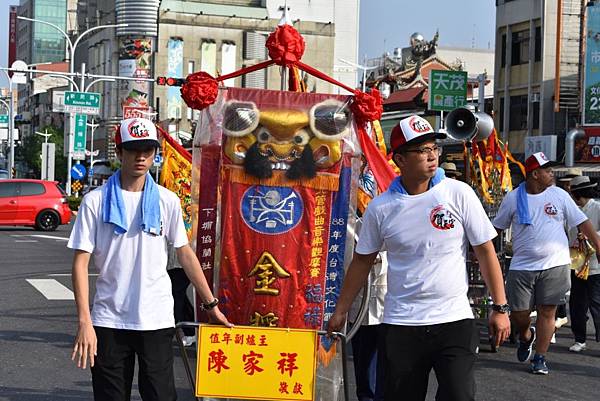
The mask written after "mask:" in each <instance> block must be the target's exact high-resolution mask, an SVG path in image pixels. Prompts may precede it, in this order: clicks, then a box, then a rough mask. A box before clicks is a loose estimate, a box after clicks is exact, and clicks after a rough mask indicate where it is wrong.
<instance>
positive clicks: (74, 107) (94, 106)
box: [65, 91, 100, 114]
mask: <svg viewBox="0 0 600 401" xmlns="http://www.w3.org/2000/svg"><path fill="white" fill-rule="evenodd" d="M65 112H66V113H79V114H100V94H99V93H93V92H70V91H66V92H65Z"/></svg>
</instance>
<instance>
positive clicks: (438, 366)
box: [384, 319, 479, 401]
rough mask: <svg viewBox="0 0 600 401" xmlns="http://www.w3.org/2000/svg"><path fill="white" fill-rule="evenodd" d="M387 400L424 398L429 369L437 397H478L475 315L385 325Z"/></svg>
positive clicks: (463, 400)
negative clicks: (438, 321) (440, 321)
mask: <svg viewBox="0 0 600 401" xmlns="http://www.w3.org/2000/svg"><path fill="white" fill-rule="evenodd" d="M384 330H385V334H384V336H385V337H384V347H385V351H386V352H385V355H386V370H385V401H422V400H425V397H426V395H427V384H428V379H429V372H431V369H433V370H434V372H435V375H436V377H437V381H438V391H437V394H436V397H435V399H436V400H437V401H472V400H474V399H475V376H474V371H473V367H474V363H475V358H476V353H475V350H476V348H477V345H478V343H479V336H478V335H477V333H476V330H475V321H474V320H473V319H465V320H459V321H456V322H451V323H443V324H436V325H431V326H396V325H389V324H386V325H384Z"/></svg>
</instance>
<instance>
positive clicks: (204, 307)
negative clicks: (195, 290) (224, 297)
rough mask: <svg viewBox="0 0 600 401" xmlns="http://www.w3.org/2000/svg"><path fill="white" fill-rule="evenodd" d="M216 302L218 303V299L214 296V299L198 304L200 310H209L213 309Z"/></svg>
mask: <svg viewBox="0 0 600 401" xmlns="http://www.w3.org/2000/svg"><path fill="white" fill-rule="evenodd" d="M218 304H219V299H218V298H215V299H214V300H212V301H210V302H208V303H206V304H200V306H201V307H202V310H204V311H209V310H211V309H213V308H214V307H215V306H217V305H218Z"/></svg>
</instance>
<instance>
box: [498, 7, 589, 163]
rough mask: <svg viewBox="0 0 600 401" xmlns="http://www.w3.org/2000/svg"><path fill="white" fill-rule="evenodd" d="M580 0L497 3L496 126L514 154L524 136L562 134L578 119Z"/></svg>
mask: <svg viewBox="0 0 600 401" xmlns="http://www.w3.org/2000/svg"><path fill="white" fill-rule="evenodd" d="M586 4H587V2H586V1H582V0H497V1H496V49H495V54H496V63H495V74H494V75H495V77H496V79H495V89H494V95H495V96H494V111H495V124H496V128H497V129H498V130H499V132H500V133H501V137H502V138H503V139H504V140H508V143H509V146H510V149H511V151H512V152H513V153H516V154H528V153H531V152H532V151H531V149H527V147H528V144H530V145H529V146H531V143H532V142H531V141H528V140H527V138H528V137H532V136H538V135H544V136H551V135H556V136H557V138H558V143H559V146H558V148H559V152H558V154H556V155H553V156H554V157H555V158H557V159H560V158H561V154H560V149H561V148H562V146H561V144H562V143H564V136H565V134H566V132H568V131H569V130H570V129H571V128H573V127H575V126H577V125H578V124H579V123H580V121H581V113H580V93H581V68H580V66H581V64H582V58H581V57H582V47H581V43H582V41H581V37H582V23H581V22H582V21H583V16H584V13H585V6H586Z"/></svg>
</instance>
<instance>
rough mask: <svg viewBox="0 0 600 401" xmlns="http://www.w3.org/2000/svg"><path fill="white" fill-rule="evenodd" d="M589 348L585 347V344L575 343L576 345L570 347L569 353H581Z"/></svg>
mask: <svg viewBox="0 0 600 401" xmlns="http://www.w3.org/2000/svg"><path fill="white" fill-rule="evenodd" d="M586 348H587V346H586V345H585V343H578V342H575V344H573V345H571V346H570V347H569V351H571V352H581V351H584V350H585V349H586Z"/></svg>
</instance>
